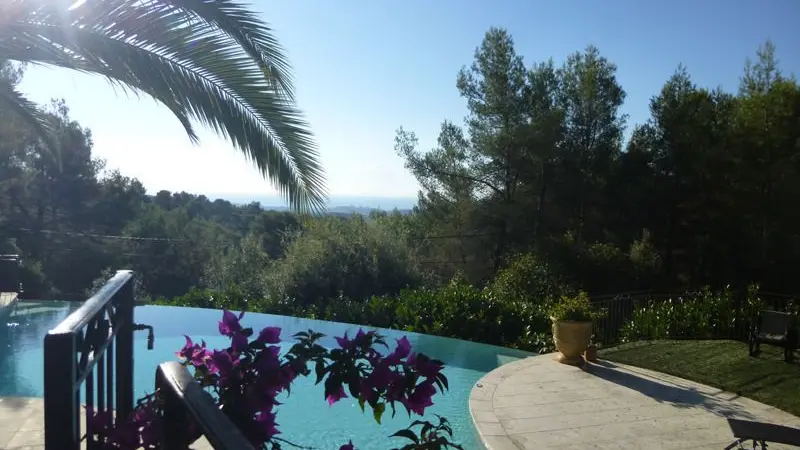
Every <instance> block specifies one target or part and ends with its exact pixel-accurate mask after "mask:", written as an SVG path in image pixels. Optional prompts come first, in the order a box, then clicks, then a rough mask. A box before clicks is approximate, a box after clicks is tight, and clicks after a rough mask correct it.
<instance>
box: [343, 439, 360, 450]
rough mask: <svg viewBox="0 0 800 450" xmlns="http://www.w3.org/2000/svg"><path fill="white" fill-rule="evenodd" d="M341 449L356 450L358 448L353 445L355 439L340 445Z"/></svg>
mask: <svg viewBox="0 0 800 450" xmlns="http://www.w3.org/2000/svg"><path fill="white" fill-rule="evenodd" d="M339 450H356V448H355V447H353V441H347V444H344V445H343V446H341V447H339Z"/></svg>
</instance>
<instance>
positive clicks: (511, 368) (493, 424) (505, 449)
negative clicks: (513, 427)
mask: <svg viewBox="0 0 800 450" xmlns="http://www.w3.org/2000/svg"><path fill="white" fill-rule="evenodd" d="M553 355H554V354H553V353H548V354H544V355H535V356H528V357H526V358H520V359H518V360H517V361H513V362H510V363H508V364H504V365H502V366H500V367H498V368H496V369H494V370H492V371H491V372H489V373H487V374H486V375H484V376H483V377H481V379H479V380H478V381H476V382H475V385H473V386H472V390H470V393H469V415H470V417H471V418H472V425H473V427H474V428H475V430H476V432H477V434H478V438H479V439H478V441H479V442H480V443H481V444H482V445H483V448H484V449H486V450H519V449H520V448H521V447H520V446H519V445H517V444H516V443H515V442H514V441H513V440H511V438H510V437H509V435H508V433H507V432H506V430H505V429H504V428H503V425H502V424H501V423H500V419H498V418H497V416H496V415H495V413H494V404H493V400H494V392H495V390H496V389H497V386H498V385H499V384H500V383H501V382H502V381H503V380H505V379H506V378H508V377H510V376H511V375H513V374H515V373H517V372H518V371H520V370H522V369H524V368H525V367H528V365H529V364H530V362H531V361H530V360H531V359H536V358H550V359H552V358H553Z"/></svg>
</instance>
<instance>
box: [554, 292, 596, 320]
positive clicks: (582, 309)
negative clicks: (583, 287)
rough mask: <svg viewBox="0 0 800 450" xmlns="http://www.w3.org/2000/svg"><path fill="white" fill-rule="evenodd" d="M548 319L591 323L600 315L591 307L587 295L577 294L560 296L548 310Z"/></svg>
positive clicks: (583, 293)
mask: <svg viewBox="0 0 800 450" xmlns="http://www.w3.org/2000/svg"><path fill="white" fill-rule="evenodd" d="M549 313H550V317H552V318H554V319H555V320H572V321H578V322H583V321H592V320H595V319H598V318H599V317H600V316H601V315H602V313H601V312H599V311H596V310H595V309H594V308H593V307H592V303H591V301H590V300H589V294H587V293H586V292H579V293H578V294H577V295H562V296H561V298H560V299H559V300H558V301H556V302H555V303H554V304H553V305H552V306H551V307H550V309H549Z"/></svg>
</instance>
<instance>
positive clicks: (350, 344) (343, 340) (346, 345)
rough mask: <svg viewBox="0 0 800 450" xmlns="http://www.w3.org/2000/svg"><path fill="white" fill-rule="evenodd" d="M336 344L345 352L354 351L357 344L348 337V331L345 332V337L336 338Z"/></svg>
mask: <svg viewBox="0 0 800 450" xmlns="http://www.w3.org/2000/svg"><path fill="white" fill-rule="evenodd" d="M359 331H360V330H359ZM336 343H337V344H339V347H340V348H343V349H345V350H352V349H353V348H354V347H355V342H354V341H353V340H351V339H350V338H348V337H347V332H346V331H345V332H344V336H342V337H336Z"/></svg>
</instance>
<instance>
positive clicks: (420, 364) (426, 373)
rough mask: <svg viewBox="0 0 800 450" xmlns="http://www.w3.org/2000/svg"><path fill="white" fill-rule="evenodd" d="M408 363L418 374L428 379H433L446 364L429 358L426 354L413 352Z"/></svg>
mask: <svg viewBox="0 0 800 450" xmlns="http://www.w3.org/2000/svg"><path fill="white" fill-rule="evenodd" d="M406 363H407V364H408V365H409V366H410V367H411V368H413V369H414V370H415V371H416V372H417V373H418V374H420V375H421V376H423V377H425V378H427V379H428V380H431V379H433V378H434V377H436V375H438V374H439V372H441V371H442V369H443V368H444V366H443V365H442V364H441V363H439V362H437V361H434V360H432V359H430V358H428V357H427V356H425V355H420V354H417V353H412V354H410V355H409V356H408V359H407V360H406Z"/></svg>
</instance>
